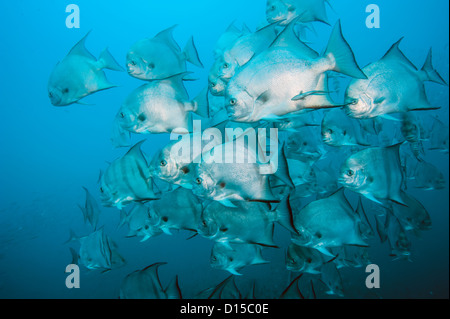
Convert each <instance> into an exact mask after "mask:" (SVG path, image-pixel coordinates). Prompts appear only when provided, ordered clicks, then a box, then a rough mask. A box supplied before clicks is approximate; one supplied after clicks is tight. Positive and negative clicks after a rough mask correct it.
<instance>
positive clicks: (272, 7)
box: [269, 6, 277, 11]
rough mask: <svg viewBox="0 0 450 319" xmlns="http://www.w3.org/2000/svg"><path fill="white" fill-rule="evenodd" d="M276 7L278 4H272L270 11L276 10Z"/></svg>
mask: <svg viewBox="0 0 450 319" xmlns="http://www.w3.org/2000/svg"><path fill="white" fill-rule="evenodd" d="M276 9H277V7H276V6H271V7H270V8H269V10H270V11H275V10H276Z"/></svg>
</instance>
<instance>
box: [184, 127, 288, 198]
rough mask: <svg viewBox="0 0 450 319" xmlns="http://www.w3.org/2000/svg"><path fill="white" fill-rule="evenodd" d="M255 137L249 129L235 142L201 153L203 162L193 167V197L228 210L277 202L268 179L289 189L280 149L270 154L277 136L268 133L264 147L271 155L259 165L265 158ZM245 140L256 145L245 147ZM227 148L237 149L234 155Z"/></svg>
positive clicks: (253, 132)
mask: <svg viewBox="0 0 450 319" xmlns="http://www.w3.org/2000/svg"><path fill="white" fill-rule="evenodd" d="M240 132H241V133H242V130H240ZM256 135H257V134H256V133H255V131H254V130H253V129H252V128H250V129H248V130H246V131H244V132H243V133H242V134H240V135H239V136H238V138H236V139H234V140H230V141H229V142H227V143H224V144H221V145H218V146H215V147H213V148H212V149H211V150H210V151H208V152H204V153H203V155H202V161H201V162H200V163H198V164H197V165H196V166H195V179H194V181H193V188H192V190H193V192H194V194H195V195H197V196H199V197H201V198H204V199H213V200H215V201H219V202H221V203H222V204H223V205H226V206H231V207H233V205H234V201H264V202H279V201H280V199H278V198H276V197H275V196H274V195H273V193H272V191H271V188H270V185H269V176H270V175H272V174H274V175H275V176H277V177H278V178H279V179H281V180H282V181H283V182H285V183H286V184H287V185H292V180H291V179H290V176H289V172H288V168H287V163H286V158H285V156H284V152H283V147H282V146H281V147H279V148H278V149H276V151H273V150H272V145H274V140H276V141H277V134H274V135H272V133H271V137H270V141H269V142H270V143H269V144H266V147H267V146H270V148H271V155H270V156H269V157H267V158H266V159H264V160H263V161H262V160H261V158H264V157H265V155H264V154H263V152H262V151H261V150H263V149H264V147H263V144H261V140H262V138H260V137H261V136H260V135H258V138H256ZM245 137H247V138H248V141H250V140H252V141H253V142H254V144H256V143H258V145H257V146H256V145H252V143H246V142H245ZM256 141H258V142H256ZM275 143H276V142H275ZM229 147H236V151H231V152H230V151H229ZM255 148H259V149H260V150H256V149H255ZM274 148H275V147H274ZM266 163H267V164H266Z"/></svg>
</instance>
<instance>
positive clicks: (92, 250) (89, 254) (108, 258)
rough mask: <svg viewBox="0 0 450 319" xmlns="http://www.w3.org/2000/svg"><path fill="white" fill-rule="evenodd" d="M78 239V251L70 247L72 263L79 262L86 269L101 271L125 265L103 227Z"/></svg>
mask: <svg viewBox="0 0 450 319" xmlns="http://www.w3.org/2000/svg"><path fill="white" fill-rule="evenodd" d="M71 236H72V238H71V239H78V241H79V243H80V249H79V252H78V253H76V252H75V251H74V250H73V249H72V248H71V252H72V258H73V261H72V263H73V264H78V263H80V264H81V265H83V266H85V267H86V268H88V269H98V270H102V271H103V272H105V271H109V270H112V269H116V268H119V267H122V266H123V265H125V260H124V259H123V257H122V256H121V255H120V254H119V253H118V252H117V250H116V248H117V247H116V245H115V244H114V242H113V241H112V240H111V239H110V238H109V237H108V236H107V235H106V234H105V233H104V231H103V228H101V229H99V230H97V231H95V232H93V233H91V234H89V235H88V236H84V237H80V238H75V236H74V235H71Z"/></svg>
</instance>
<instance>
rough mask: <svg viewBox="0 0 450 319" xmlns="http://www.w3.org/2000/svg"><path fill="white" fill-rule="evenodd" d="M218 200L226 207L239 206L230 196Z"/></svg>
mask: <svg viewBox="0 0 450 319" xmlns="http://www.w3.org/2000/svg"><path fill="white" fill-rule="evenodd" d="M218 202H219V203H221V204H222V205H223V206H225V207H231V208H236V207H237V206H236V205H234V204H233V203H232V202H231V201H230V200H229V199H228V198H225V199H221V200H218Z"/></svg>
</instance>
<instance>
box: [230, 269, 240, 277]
mask: <svg viewBox="0 0 450 319" xmlns="http://www.w3.org/2000/svg"><path fill="white" fill-rule="evenodd" d="M226 270H227V271H228V272H230V273H231V274H233V275H236V276H242V274H241V273H239V272H238V271H237V270H236V269H234V268H227V269H226Z"/></svg>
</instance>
